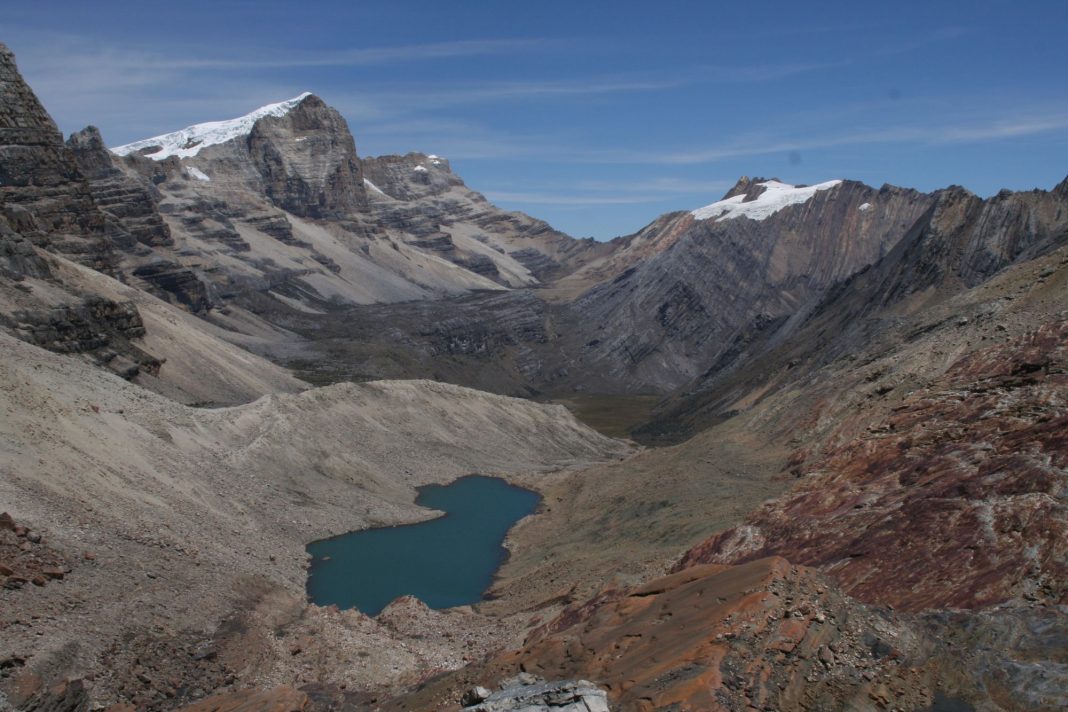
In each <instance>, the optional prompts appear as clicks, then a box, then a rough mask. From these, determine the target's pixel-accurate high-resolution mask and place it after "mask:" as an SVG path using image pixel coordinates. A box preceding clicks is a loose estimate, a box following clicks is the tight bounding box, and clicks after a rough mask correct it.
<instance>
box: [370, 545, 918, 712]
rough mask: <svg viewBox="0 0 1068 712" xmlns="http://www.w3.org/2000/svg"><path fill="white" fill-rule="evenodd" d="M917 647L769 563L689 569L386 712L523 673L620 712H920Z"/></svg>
mask: <svg viewBox="0 0 1068 712" xmlns="http://www.w3.org/2000/svg"><path fill="white" fill-rule="evenodd" d="M921 638H922V636H917V635H916V634H915V633H913V632H912V631H910V629H909V628H908V627H907V625H906V624H905V623H904V622H903V621H901V620H899V619H898V618H896V617H895V616H894V615H893V614H889V613H887V612H885V611H877V610H873V609H869V608H867V607H865V606H862V605H859V604H857V603H856V602H855V601H852V600H850V599H849V598H847V597H846V596H843V595H842V594H841V593H840V592H839V591H837V590H836V589H835V588H834V587H833V586H830V585H828V584H827V583H826V582H825V581H824V580H822V579H821V577H820V576H819V575H818V574H817V573H816V572H814V571H812V570H811V569H807V568H804V567H799V566H793V565H791V564H790V563H789V562H787V561H786V560H785V559H782V558H778V557H770V558H766V559H761V560H759V561H753V562H749V563H747V564H744V565H741V566H722V565H716V564H710V565H704V566H697V567H691V568H688V569H686V570H684V571H681V572H678V573H676V574H673V575H670V576H667V577H664V578H661V579H657V580H655V581H652V582H651V583H648V584H646V585H644V586H641V587H638V588H636V589H632V590H630V591H606V592H604V593H603V594H601V595H600V596H598V597H596V598H594V599H593V600H591V601H590V602H588V603H586V604H583V605H579V606H576V607H574V608H571V609H568V610H566V611H565V612H564V613H563V614H562V615H561V616H560V617H558V618H557V619H556V620H554V621H552V622H550V623H549V624H547V625H546V626H545V627H543V628H542V629H540V630H538V631H535V632H534V633H533V634H532V635H531V637H530V638H529V639H528V641H527V643H526V644H525V645H524V647H523V648H522V649H521V650H518V651H516V652H512V653H506V654H503V655H500V656H497V657H496V658H494V659H491V660H490V661H489V662H487V663H486V664H484V665H481V666H475V667H474V668H469V669H465V670H463V671H460V672H458V673H457V674H455V675H453V676H450V677H447V678H444V679H442V680H439V681H436V682H433V683H430V684H428V685H427V686H426V688H424V689H423V690H420V691H418V692H415V693H413V694H412V695H410V696H407V697H404V698H400V699H398V700H396V701H394V702H393V703H391V705H393V706H389V707H387V709H449V708H450V704H454V700H456V699H459V693H460V692H461V691H462V690H463V689H465V686H470V685H474V684H481V685H487V684H493V683H494V682H495V681H496V680H499V679H502V678H504V677H507V676H509V675H511V674H515V672H516V671H517V670H520V669H521V670H523V671H526V672H530V673H533V674H535V675H538V676H541V677H545V678H548V679H561V678H575V677H578V678H583V679H589V680H591V681H593V682H594V683H595V684H597V685H599V686H601V687H603V688H605V689H606V690H607V691H608V695H609V698H610V701H611V704H612V709H621V710H653V709H673V710H679V711H682V710H705V711H708V710H741V709H751V708H756V709H777V710H785V709H845V708H852V707H851V705H854V706H856V708H858V709H860V708H866V707H864V705H865V704H866V703H868V704H870V701H871V700H875V699H879V700H881V702H880V703H879V704H883V705H889V706H897V707H904V708H906V709H919V708H924V707H926V705H929V704H930V702H931V700H932V699H933V691H932V690H933V683H932V677H931V675H930V671H929V670H928V669H927V668H926V667H925V666H926V665H927V662H928V658H927V656H926V655H925V653H923V652H922V648H923V645H922V642H921Z"/></svg>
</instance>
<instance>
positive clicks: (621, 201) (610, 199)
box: [486, 191, 664, 206]
mask: <svg viewBox="0 0 1068 712" xmlns="http://www.w3.org/2000/svg"><path fill="white" fill-rule="evenodd" d="M486 197H487V198H489V199H490V200H492V201H494V202H499V203H520V204H527V205H576V206H578V205H634V204H638V203H657V202H660V201H661V200H663V199H664V198H663V196H661V195H656V196H652V195H644V196H643V195H579V194H575V193H536V192H534V193H527V192H518V193H511V192H508V191H491V192H489V193H486Z"/></svg>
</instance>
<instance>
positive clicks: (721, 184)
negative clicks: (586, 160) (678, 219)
mask: <svg viewBox="0 0 1068 712" xmlns="http://www.w3.org/2000/svg"><path fill="white" fill-rule="evenodd" d="M731 185H733V183H731V182H728V181H702V180H697V181H694V180H685V179H680V178H675V177H655V176H650V177H643V178H639V179H637V180H633V181H627V182H622V181H600V180H578V181H575V182H574V183H572V184H569V185H556V186H554V188H555V189H554V190H548V191H538V190H535V191H494V192H490V193H488V194H487V197H489V198H490V199H491V200H495V201H498V202H502V203H519V204H529V205H558V206H583V205H591V206H592V205H639V204H647V203H664V202H665V201H670V200H672V199H673V198H677V197H685V196H690V197H694V196H707V195H710V194H711V195H718V194H719V193H722V192H723V191H724V190H726V189H727V188H729V187H730V186H731ZM565 188H566V190H563V189H565Z"/></svg>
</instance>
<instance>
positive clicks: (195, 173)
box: [185, 166, 211, 181]
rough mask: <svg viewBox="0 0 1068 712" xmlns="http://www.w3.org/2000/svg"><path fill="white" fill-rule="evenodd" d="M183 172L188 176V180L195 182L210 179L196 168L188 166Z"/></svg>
mask: <svg viewBox="0 0 1068 712" xmlns="http://www.w3.org/2000/svg"><path fill="white" fill-rule="evenodd" d="M185 172H186V173H188V174H189V177H190V178H195V179H196V180H203V181H209V180H211V178H209V177H208V174H207V173H205V172H204V171H202V170H200V169H199V168H197V167H196V166H189V167H188V168H186V169H185Z"/></svg>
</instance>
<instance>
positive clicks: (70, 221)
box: [0, 44, 118, 272]
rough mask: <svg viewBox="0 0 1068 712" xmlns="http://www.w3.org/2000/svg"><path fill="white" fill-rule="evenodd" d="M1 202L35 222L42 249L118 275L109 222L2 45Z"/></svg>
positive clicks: (33, 237) (35, 234) (35, 236)
mask: <svg viewBox="0 0 1068 712" xmlns="http://www.w3.org/2000/svg"><path fill="white" fill-rule="evenodd" d="M0 201H2V202H3V203H4V204H5V205H7V206H12V205H17V206H21V207H23V208H25V209H27V210H28V211H30V212H31V213H32V214H33V216H34V231H33V232H31V233H24V236H25V237H28V238H30V239H31V240H33V241H34V242H35V243H36V244H39V245H42V246H46V247H47V248H48V249H50V250H52V251H54V252H58V253H60V254H63V255H66V256H68V257H70V258H72V259H74V260H75V261H77V262H80V263H82V264H84V265H87V266H89V267H93V268H95V269H99V270H101V271H105V272H113V271H114V269H115V266H116V264H117V261H118V258H117V256H116V255H115V254H114V251H113V250H112V247H111V244H110V242H109V241H108V240H107V239H106V237H105V219H104V215H103V213H101V212H100V211H99V210H98V209H97V207H96V204H95V203H94V202H93V198H92V194H91V192H90V189H89V183H88V181H87V180H86V179H85V176H83V175H82V173H81V171H80V170H79V169H78V166H77V164H76V162H75V160H74V157H73V155H72V154H71V152H70V151H68V150H67V148H66V146H64V144H63V135H62V134H61V133H60V132H59V129H58V128H56V124H55V122H54V121H52V118H51V117H50V116H49V115H48V112H46V111H45V109H44V107H43V106H42V105H41V102H40V101H39V100H38V99H37V96H36V95H35V94H34V93H33V90H32V89H30V87H29V86H28V85H27V84H26V82H25V81H23V79H22V75H21V74H19V71H18V67H17V66H16V65H15V57H14V55H13V54H12V53H11V51H10V50H9V49H8V48H7V47H6V46H5V45H3V44H0Z"/></svg>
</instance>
